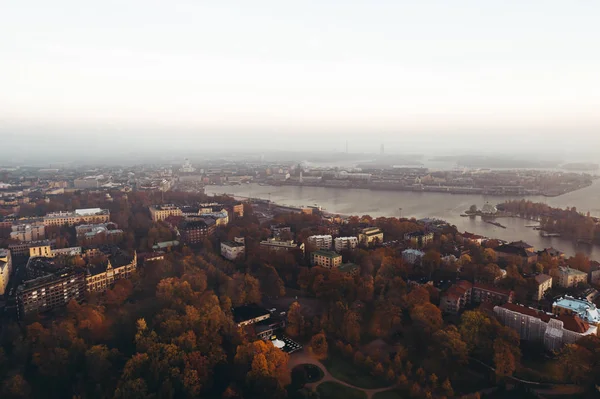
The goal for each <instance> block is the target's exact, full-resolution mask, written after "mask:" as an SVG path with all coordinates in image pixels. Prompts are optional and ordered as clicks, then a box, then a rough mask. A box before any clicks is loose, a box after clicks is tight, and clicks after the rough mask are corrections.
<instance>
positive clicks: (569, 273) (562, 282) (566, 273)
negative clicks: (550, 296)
mask: <svg viewBox="0 0 600 399" xmlns="http://www.w3.org/2000/svg"><path fill="white" fill-rule="evenodd" d="M587 279H588V275H587V273H584V272H582V271H580V270H577V269H571V268H570V267H569V266H559V267H558V285H559V286H561V287H563V288H571V287H575V286H577V285H578V284H579V283H587Z"/></svg>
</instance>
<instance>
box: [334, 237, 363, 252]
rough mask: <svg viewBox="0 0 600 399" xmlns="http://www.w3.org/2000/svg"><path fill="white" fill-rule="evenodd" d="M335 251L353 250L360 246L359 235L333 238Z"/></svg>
mask: <svg viewBox="0 0 600 399" xmlns="http://www.w3.org/2000/svg"><path fill="white" fill-rule="evenodd" d="M333 242H334V246H335V251H336V252H341V251H343V250H352V249H354V248H356V247H357V246H358V238H357V237H338V238H336V239H335V240H333Z"/></svg>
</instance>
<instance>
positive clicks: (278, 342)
mask: <svg viewBox="0 0 600 399" xmlns="http://www.w3.org/2000/svg"><path fill="white" fill-rule="evenodd" d="M271 342H272V343H273V346H274V347H276V348H277V349H281V348H283V347H284V346H285V342H283V341H282V340H280V339H274V340H272V341H271Z"/></svg>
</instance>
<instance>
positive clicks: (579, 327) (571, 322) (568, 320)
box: [500, 303, 590, 334]
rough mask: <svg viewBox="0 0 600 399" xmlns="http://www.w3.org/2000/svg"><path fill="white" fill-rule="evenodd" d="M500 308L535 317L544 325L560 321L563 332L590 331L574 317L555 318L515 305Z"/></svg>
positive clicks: (588, 327)
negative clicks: (552, 321)
mask: <svg viewBox="0 0 600 399" xmlns="http://www.w3.org/2000/svg"><path fill="white" fill-rule="evenodd" d="M500 307H502V308H505V309H508V310H510V311H512V312H517V313H520V314H524V315H527V316H531V317H535V318H537V319H540V320H542V321H543V322H544V323H548V322H549V321H550V320H551V319H556V320H560V321H562V322H563V328H564V329H565V330H569V331H573V332H576V333H579V334H585V333H586V332H587V331H588V330H589V329H590V326H589V324H588V323H586V322H585V321H584V320H582V319H581V318H580V317H578V316H576V315H560V316H555V315H553V314H548V313H544V312H542V311H540V310H536V309H533V308H528V307H526V306H522V305H517V304H514V303H505V304H504V305H502V306H500Z"/></svg>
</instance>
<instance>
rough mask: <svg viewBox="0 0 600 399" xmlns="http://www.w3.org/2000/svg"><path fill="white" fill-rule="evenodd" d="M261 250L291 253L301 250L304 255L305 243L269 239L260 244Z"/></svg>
mask: <svg viewBox="0 0 600 399" xmlns="http://www.w3.org/2000/svg"><path fill="white" fill-rule="evenodd" d="M260 246H261V248H265V249H268V250H271V251H291V250H294V249H299V250H300V251H302V253H304V243H300V244H297V243H296V242H295V241H294V240H285V241H284V240H279V239H277V238H267V239H266V240H265V241H261V242H260Z"/></svg>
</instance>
